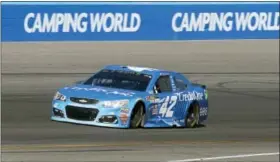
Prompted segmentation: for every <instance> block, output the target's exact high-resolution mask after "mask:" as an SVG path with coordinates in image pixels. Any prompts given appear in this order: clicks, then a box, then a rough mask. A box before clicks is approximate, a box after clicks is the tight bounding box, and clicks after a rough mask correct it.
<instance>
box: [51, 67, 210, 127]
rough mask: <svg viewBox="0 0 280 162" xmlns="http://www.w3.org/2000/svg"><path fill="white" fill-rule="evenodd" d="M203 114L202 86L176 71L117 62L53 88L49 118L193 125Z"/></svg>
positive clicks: (106, 124)
mask: <svg viewBox="0 0 280 162" xmlns="http://www.w3.org/2000/svg"><path fill="white" fill-rule="evenodd" d="M207 116H208V98H207V89H206V86H204V85H200V84H195V83H192V82H190V81H189V80H188V79H187V78H186V77H184V76H183V75H182V74H180V73H177V72H172V71H165V70H158V69H152V68H145V67H135V66H121V65H108V66H106V67H105V68H103V69H101V70H100V71H98V72H97V73H95V74H94V75H93V76H91V77H90V78H88V79H87V80H85V81H81V82H78V83H76V84H75V85H72V86H66V87H63V88H61V89H59V90H58V92H57V93H56V94H55V96H54V98H53V101H52V108H51V120H54V121H60V122H70V123H76V124H85V125H94V126H103V127H116V128H137V127H187V128H193V127H196V126H198V125H200V124H202V122H204V121H206V119H207Z"/></svg>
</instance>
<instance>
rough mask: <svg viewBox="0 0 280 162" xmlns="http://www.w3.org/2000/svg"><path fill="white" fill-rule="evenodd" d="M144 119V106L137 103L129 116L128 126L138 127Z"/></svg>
mask: <svg viewBox="0 0 280 162" xmlns="http://www.w3.org/2000/svg"><path fill="white" fill-rule="evenodd" d="M143 120H144V106H143V105H142V104H137V105H136V106H135V108H134V109H133V111H132V114H131V118H130V128H138V127H140V126H142V125H143Z"/></svg>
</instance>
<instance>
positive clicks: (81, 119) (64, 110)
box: [51, 101, 130, 128]
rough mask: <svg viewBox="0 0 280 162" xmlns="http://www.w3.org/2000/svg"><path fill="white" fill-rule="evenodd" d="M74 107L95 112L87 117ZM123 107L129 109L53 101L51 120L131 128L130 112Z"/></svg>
mask: <svg viewBox="0 0 280 162" xmlns="http://www.w3.org/2000/svg"><path fill="white" fill-rule="evenodd" d="M69 107H70V109H69ZM73 108H74V109H76V110H79V108H81V109H85V110H92V111H91V112H94V114H93V115H91V116H89V118H87V114H83V113H82V112H81V113H80V112H75V111H72V110H71V109H73ZM123 109H126V110H127V109H128V108H116V109H111V108H99V107H98V106H97V107H94V106H90V105H82V104H74V103H71V102H63V101H53V104H52V109H51V120H53V121H58V122H68V123H75V124H82V125H92V126H101V127H112V128H129V121H130V115H129V113H130V112H128V111H122V110H123ZM70 110H71V112H70ZM86 113H87V112H86Z"/></svg>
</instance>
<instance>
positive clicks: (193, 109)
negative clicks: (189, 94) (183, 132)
mask: <svg viewBox="0 0 280 162" xmlns="http://www.w3.org/2000/svg"><path fill="white" fill-rule="evenodd" d="M198 125H199V105H198V104H197V103H193V104H192V105H191V106H190V109H189V112H188V114H187V115H186V117H185V127H186V128H195V127H196V126H198Z"/></svg>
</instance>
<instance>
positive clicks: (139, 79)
mask: <svg viewBox="0 0 280 162" xmlns="http://www.w3.org/2000/svg"><path fill="white" fill-rule="evenodd" d="M151 78H152V77H151V76H150V75H147V74H142V73H137V72H130V71H122V70H102V71H100V72H99V73H97V74H95V75H93V76H92V77H91V78H89V79H88V80H87V81H86V82H85V83H84V84H86V85H95V86H102V87H110V88H119V89H127V90H135V91H145V90H146V89H147V86H148V84H149V82H150V80H151Z"/></svg>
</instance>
